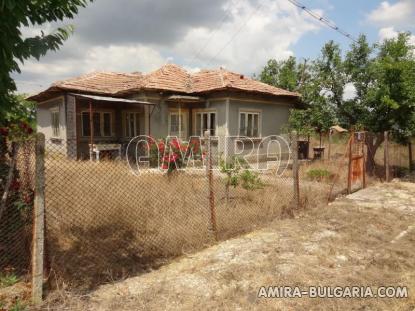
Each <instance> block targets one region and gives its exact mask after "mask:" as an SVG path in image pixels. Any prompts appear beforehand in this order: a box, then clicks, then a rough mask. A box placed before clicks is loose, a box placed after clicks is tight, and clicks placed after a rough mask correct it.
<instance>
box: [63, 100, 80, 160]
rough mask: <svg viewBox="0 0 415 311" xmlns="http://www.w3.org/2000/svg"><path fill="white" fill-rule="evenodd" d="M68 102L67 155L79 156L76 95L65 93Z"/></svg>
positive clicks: (69, 156)
mask: <svg viewBox="0 0 415 311" xmlns="http://www.w3.org/2000/svg"><path fill="white" fill-rule="evenodd" d="M65 103H66V137H67V146H66V148H67V150H66V153H67V156H68V158H69V159H73V160H76V159H77V158H78V134H77V111H76V105H77V100H76V97H75V96H71V95H65Z"/></svg>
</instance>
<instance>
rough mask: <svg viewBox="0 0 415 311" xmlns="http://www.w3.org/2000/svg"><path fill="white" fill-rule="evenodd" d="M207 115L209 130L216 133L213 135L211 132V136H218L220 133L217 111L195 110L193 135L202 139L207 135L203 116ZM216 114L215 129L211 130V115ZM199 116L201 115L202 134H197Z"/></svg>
mask: <svg viewBox="0 0 415 311" xmlns="http://www.w3.org/2000/svg"><path fill="white" fill-rule="evenodd" d="M204 114H207V120H206V121H207V123H208V127H207V130H209V131H212V130H213V131H214V133H213V134H212V132H211V136H216V135H217V133H218V113H217V111H216V109H196V110H194V114H193V133H194V135H196V136H200V137H204V135H205V133H204V132H203V122H202V121H203V115H204ZM212 114H214V115H215V125H214V128H210V125H211V115H212ZM198 115H201V118H202V119H201V123H200V124H201V128H200V131H201V132H200V133H197V119H198Z"/></svg>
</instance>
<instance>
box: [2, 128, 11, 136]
mask: <svg viewBox="0 0 415 311" xmlns="http://www.w3.org/2000/svg"><path fill="white" fill-rule="evenodd" d="M0 135H1V136H7V135H9V129H8V128H7V127H0Z"/></svg>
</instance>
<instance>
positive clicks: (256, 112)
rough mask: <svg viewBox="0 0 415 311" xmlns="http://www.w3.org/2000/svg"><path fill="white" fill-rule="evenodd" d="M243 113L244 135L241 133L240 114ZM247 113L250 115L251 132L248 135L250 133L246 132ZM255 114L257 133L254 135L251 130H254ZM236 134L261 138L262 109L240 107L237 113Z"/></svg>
mask: <svg viewBox="0 0 415 311" xmlns="http://www.w3.org/2000/svg"><path fill="white" fill-rule="evenodd" d="M242 115H245V130H244V135H241V116H242ZM248 115H252V128H251V133H252V135H249V134H251V133H248ZM255 115H257V116H258V135H257V136H254V135H253V132H254V126H253V124H254V120H255V117H254V116H255ZM238 135H239V136H244V137H249V138H261V137H262V110H257V109H240V110H239V114H238Z"/></svg>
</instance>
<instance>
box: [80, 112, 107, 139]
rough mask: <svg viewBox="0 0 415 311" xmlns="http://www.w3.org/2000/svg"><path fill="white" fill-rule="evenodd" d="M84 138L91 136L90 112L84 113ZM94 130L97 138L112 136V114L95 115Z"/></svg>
mask: <svg viewBox="0 0 415 311" xmlns="http://www.w3.org/2000/svg"><path fill="white" fill-rule="evenodd" d="M81 116H82V136H90V135H91V125H90V120H89V112H86V111H85V112H82V114H81ZM93 128H94V136H95V137H110V136H112V132H113V131H112V113H110V112H101V111H97V112H94V113H93Z"/></svg>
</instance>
